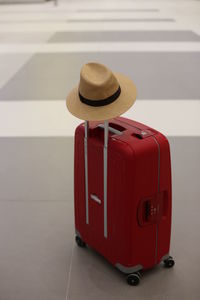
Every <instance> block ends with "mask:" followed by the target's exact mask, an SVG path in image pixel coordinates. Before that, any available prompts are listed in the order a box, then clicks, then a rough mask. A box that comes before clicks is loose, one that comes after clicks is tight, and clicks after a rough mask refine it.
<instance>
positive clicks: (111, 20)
mask: <svg viewBox="0 0 200 300" xmlns="http://www.w3.org/2000/svg"><path fill="white" fill-rule="evenodd" d="M67 22H73V23H74V22H175V19H172V18H163V19H161V18H160V19H159V18H143V19H142V18H141V19H134V18H124V19H119V18H116V19H107V18H104V19H96V20H91V19H78V20H72V19H71V20H70V19H69V20H67Z"/></svg>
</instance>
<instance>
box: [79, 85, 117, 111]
mask: <svg viewBox="0 0 200 300" xmlns="http://www.w3.org/2000/svg"><path fill="white" fill-rule="evenodd" d="M120 94H121V88H120V86H119V88H118V89H117V91H116V92H115V93H114V94H113V95H111V96H109V97H108V98H105V99H99V100H91V99H87V98H85V97H83V96H82V95H81V94H80V92H79V98H80V101H81V102H82V103H84V104H87V105H89V106H96V107H97V106H104V105H108V104H111V103H112V102H114V101H115V100H117V98H118V97H119V95H120Z"/></svg>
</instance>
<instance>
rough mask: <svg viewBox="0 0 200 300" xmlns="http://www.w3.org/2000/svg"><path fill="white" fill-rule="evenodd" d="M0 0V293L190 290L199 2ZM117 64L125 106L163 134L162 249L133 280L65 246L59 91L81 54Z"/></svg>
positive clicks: (73, 77) (199, 149)
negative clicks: (170, 262)
mask: <svg viewBox="0 0 200 300" xmlns="http://www.w3.org/2000/svg"><path fill="white" fill-rule="evenodd" d="M58 4H59V5H58V6H54V3H53V1H50V2H46V3H45V2H41V3H38V4H32V5H24V4H23V5H2V6H0V300H27V299H28V300H33V299H34V300H35V299H38V300H54V299H55V300H71V299H73V300H79V299H97V300H98V299H106V300H107V299H113V300H114V299H117V300H118V299H138V300H140V299H141V300H144V299H152V300H154V299H159V300H160V299H164V300H174V299H192V300H193V299H194V300H197V299H199V294H200V286H199V271H200V267H199V265H200V252H199V246H200V236H199V229H200V204H199V197H200V188H199V178H200V163H199V157H200V121H199V116H200V84H199V78H200V71H199V70H200V56H199V55H200V20H199V15H200V2H199V1H193V0H173V1H172V0H168V1H167V0H161V1H151V0H144V1H137V0H133V1H127V0H126V1H120V0H118V1H112V0H107V1H105V0H104V1H97V0H91V1H89V0H85V1H81V0H70V1H69V0H68V1H66V2H65V1H58ZM91 60H98V61H101V62H103V63H106V64H107V65H108V66H110V67H111V68H112V69H113V70H115V71H121V72H123V73H126V74H127V75H129V76H130V77H131V78H132V79H133V80H134V81H135V82H136V85H137V87H138V101H137V102H136V104H135V106H134V107H133V109H131V110H130V111H129V112H127V113H126V114H125V116H127V117H129V118H133V119H136V120H139V121H141V122H144V123H148V124H149V125H150V126H152V127H156V128H157V129H159V130H161V131H162V132H163V133H164V134H166V135H167V136H168V138H169V141H170V145H171V155H172V171H173V174H172V175H173V226H172V243H171V254H172V255H173V256H174V258H175V261H176V265H175V267H174V268H173V269H169V270H166V269H164V268H163V267H162V266H159V267H157V268H156V269H154V270H151V271H148V272H145V274H144V276H143V278H142V280H141V284H140V286H138V287H136V288H134V287H130V286H128V285H127V284H126V283H125V278H124V275H123V274H121V273H120V272H119V271H117V270H116V269H114V268H113V267H112V266H111V265H109V264H108V263H107V262H106V261H105V260H104V259H103V258H102V257H100V256H99V255H98V254H97V253H95V252H94V251H93V250H92V249H88V248H86V249H80V248H77V246H76V245H75V242H74V217H73V133H74V129H75V126H76V125H77V124H78V123H79V120H76V119H75V118H73V117H72V116H70V114H69V113H68V112H67V110H66V107H65V97H66V95H67V93H68V92H69V90H70V89H71V88H72V87H73V86H74V85H75V84H77V82H78V79H79V70H80V67H81V65H82V64H83V63H84V62H87V61H91Z"/></svg>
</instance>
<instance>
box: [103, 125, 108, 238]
mask: <svg viewBox="0 0 200 300" xmlns="http://www.w3.org/2000/svg"><path fill="white" fill-rule="evenodd" d="M103 154H104V155H103V156H104V168H103V169H104V176H103V178H104V181H103V183H104V237H105V238H107V237H108V229H107V226H108V225H107V168H108V121H105V122H104V151H103Z"/></svg>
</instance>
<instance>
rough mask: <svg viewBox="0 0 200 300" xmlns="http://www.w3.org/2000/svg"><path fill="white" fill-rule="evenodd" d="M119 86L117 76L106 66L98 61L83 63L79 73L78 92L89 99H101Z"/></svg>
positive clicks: (108, 95)
mask: <svg viewBox="0 0 200 300" xmlns="http://www.w3.org/2000/svg"><path fill="white" fill-rule="evenodd" d="M118 88H119V83H118V81H117V78H116V77H115V76H114V74H113V73H112V71H111V70H110V69H109V68H107V67H106V66H104V65H102V64H99V63H87V64H85V65H84V66H83V67H82V69H81V73H80V82H79V93H80V94H81V95H82V96H83V97H84V98H87V99H90V100H102V99H106V98H108V97H110V96H111V95H113V94H114V93H115V92H116V91H117V89H118Z"/></svg>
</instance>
